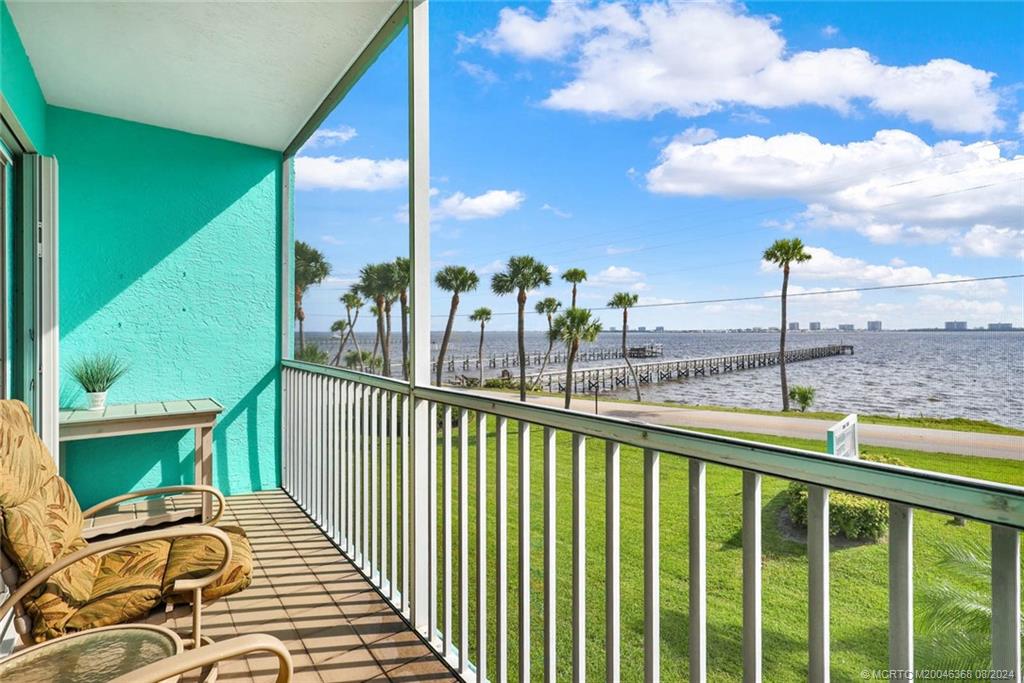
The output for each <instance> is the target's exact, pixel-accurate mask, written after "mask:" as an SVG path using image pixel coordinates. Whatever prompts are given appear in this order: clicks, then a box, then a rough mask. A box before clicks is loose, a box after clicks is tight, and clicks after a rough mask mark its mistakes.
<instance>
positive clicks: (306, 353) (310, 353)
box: [295, 344, 327, 365]
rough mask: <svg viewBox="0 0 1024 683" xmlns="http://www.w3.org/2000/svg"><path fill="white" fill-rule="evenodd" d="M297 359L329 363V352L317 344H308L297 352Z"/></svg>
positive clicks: (323, 363)
mask: <svg viewBox="0 0 1024 683" xmlns="http://www.w3.org/2000/svg"><path fill="white" fill-rule="evenodd" d="M295 360H301V361H303V362H305V363H317V364H318V365H327V352H326V351H324V350H323V349H321V348H320V347H319V346H316V345H315V344H306V346H305V347H304V348H302V349H301V350H299V351H296V352H295Z"/></svg>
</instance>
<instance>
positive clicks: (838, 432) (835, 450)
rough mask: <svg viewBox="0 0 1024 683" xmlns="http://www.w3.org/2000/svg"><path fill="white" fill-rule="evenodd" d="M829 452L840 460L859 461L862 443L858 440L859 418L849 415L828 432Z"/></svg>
mask: <svg viewBox="0 0 1024 683" xmlns="http://www.w3.org/2000/svg"><path fill="white" fill-rule="evenodd" d="M828 452H829V453H830V454H832V455H835V456H838V457H840V458H851V459H853V460H857V459H858V458H859V457H860V442H859V441H858V440H857V416H856V415H855V414H854V415H847V416H846V417H845V418H844V419H843V420H842V421H841V422H837V423H836V424H834V425H832V427H831V428H830V429H829V430H828Z"/></svg>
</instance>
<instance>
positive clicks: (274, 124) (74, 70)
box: [8, 0, 400, 150]
mask: <svg viewBox="0 0 1024 683" xmlns="http://www.w3.org/2000/svg"><path fill="white" fill-rule="evenodd" d="M399 2H400V0H344V1H339V0H333V1H322V2H228V1H219V2H110V1H108V0H102V1H99V2H97V1H94V0H85V1H79V2H39V1H35V0H33V1H25V0H10V1H9V2H8V6H9V8H10V11H11V15H12V16H13V18H14V23H15V25H16V26H17V27H18V32H19V33H20V34H21V38H22V41H23V42H24V43H25V49H26V51H27V52H28V55H29V59H30V60H31V61H32V66H33V68H34V69H35V72H36V77H37V78H38V79H39V84H40V86H41V87H42V90H43V95H44V96H45V97H46V101H47V102H48V103H49V104H51V105H55V106H60V107H69V108H71V109H80V110H83V111H88V112H93V113H96V114H105V115H107V116H114V117H117V118H122V119H128V120H130V121H138V122H141V123H148V124H152V125H155V126H163V127H166V128H174V129H176V130H183V131H187V132H190V133H198V134H201V135H210V136H213V137H217V138H224V139H227V140H234V141H236V142H243V143H246V144H250V145H257V146H259V147H268V148H271V149H277V150H282V149H284V148H285V147H286V146H287V145H288V143H290V142H291V141H292V139H293V138H294V136H295V135H296V133H298V131H299V129H300V128H301V127H302V125H303V124H304V123H306V121H307V120H308V119H309V117H310V115H311V114H312V113H313V111H314V110H315V109H316V108H317V106H319V105H320V103H321V102H322V101H323V100H324V98H325V97H326V96H327V94H328V93H329V92H330V90H331V88H333V87H334V85H335V84H336V83H337V82H338V79H339V78H341V76H342V75H343V74H344V73H345V72H346V71H347V70H348V68H349V66H350V65H351V64H352V62H353V61H354V60H355V59H356V57H357V56H358V55H359V53H360V52H362V50H363V48H364V47H365V46H366V45H367V43H369V42H370V40H371V39H372V38H373V36H374V35H375V34H376V33H377V30H378V29H379V28H380V27H381V26H383V25H384V23H385V21H386V20H387V18H388V17H389V16H390V15H391V13H392V12H393V11H394V10H395V8H396V7H397V6H398V4H399Z"/></svg>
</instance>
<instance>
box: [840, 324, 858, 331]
mask: <svg viewBox="0 0 1024 683" xmlns="http://www.w3.org/2000/svg"><path fill="white" fill-rule="evenodd" d="M854 329H856V328H854V326H853V325H851V324H849V323H846V324H844V325H840V326H839V331H840V332H853V331H854Z"/></svg>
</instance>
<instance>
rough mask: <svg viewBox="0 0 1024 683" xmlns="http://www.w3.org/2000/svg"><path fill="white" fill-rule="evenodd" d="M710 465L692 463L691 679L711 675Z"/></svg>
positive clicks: (700, 681) (697, 681) (697, 682)
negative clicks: (708, 495) (709, 598)
mask: <svg viewBox="0 0 1024 683" xmlns="http://www.w3.org/2000/svg"><path fill="white" fill-rule="evenodd" d="M706 494H707V465H706V464H705V463H704V462H703V461H700V460H695V459H691V460H690V481H689V516H690V529H689V531H690V680H691V681H693V682H694V683H704V681H706V680H707V676H708V663H707V657H708V630H707V629H708V603H707V510H706V504H705V501H706Z"/></svg>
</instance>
